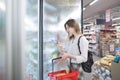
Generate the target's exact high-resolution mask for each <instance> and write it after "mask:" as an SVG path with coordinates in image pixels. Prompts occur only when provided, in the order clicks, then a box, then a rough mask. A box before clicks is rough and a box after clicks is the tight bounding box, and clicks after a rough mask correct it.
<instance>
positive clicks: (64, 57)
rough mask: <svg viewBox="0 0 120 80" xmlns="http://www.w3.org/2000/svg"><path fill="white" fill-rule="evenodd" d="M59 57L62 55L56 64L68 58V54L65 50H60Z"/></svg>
mask: <svg viewBox="0 0 120 80" xmlns="http://www.w3.org/2000/svg"><path fill="white" fill-rule="evenodd" d="M60 57H62V58H61V59H59V60H57V61H56V63H57V64H60V63H62V62H65V61H66V60H67V58H69V54H68V53H66V52H62V53H61V55H60Z"/></svg>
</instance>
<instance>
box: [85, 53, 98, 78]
mask: <svg viewBox="0 0 120 80" xmlns="http://www.w3.org/2000/svg"><path fill="white" fill-rule="evenodd" d="M93 59H94V62H95V61H97V60H99V59H100V57H97V56H96V55H93ZM83 80H92V73H85V72H84V79H83Z"/></svg>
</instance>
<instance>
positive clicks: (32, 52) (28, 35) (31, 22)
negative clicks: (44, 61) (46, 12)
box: [24, 0, 39, 80]
mask: <svg viewBox="0 0 120 80" xmlns="http://www.w3.org/2000/svg"><path fill="white" fill-rule="evenodd" d="M25 6H26V9H25V17H24V24H25V25H24V29H25V43H26V44H25V80H39V78H38V75H39V74H38V73H39V67H38V65H39V62H38V58H39V54H38V0H26V4H25Z"/></svg>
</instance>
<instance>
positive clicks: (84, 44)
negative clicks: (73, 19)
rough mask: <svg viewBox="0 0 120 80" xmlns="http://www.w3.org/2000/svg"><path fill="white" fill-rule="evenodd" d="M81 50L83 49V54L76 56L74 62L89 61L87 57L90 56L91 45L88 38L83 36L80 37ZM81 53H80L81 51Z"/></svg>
mask: <svg viewBox="0 0 120 80" xmlns="http://www.w3.org/2000/svg"><path fill="white" fill-rule="evenodd" d="M79 45H80V51H81V55H79V56H75V57H76V60H74V59H73V60H72V62H73V63H82V62H86V61H87V58H88V45H89V42H88V41H87V39H86V38H85V37H84V36H82V37H81V38H80V43H79ZM79 54H80V53H79Z"/></svg>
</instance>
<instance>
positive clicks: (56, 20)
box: [43, 0, 81, 80]
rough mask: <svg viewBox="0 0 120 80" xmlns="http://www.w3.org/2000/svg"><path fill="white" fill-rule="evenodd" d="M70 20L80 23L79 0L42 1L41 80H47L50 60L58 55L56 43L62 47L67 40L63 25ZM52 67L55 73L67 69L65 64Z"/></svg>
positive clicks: (50, 67)
mask: <svg viewBox="0 0 120 80" xmlns="http://www.w3.org/2000/svg"><path fill="white" fill-rule="evenodd" d="M70 18H73V19H76V20H77V21H78V22H81V0H76V1H72V0H69V1H66V0H63V1H61V0H56V1H55V0H43V80H49V77H48V73H49V72H51V71H52V59H53V58H56V57H58V55H59V54H60V52H59V50H58V48H57V42H62V44H63V47H64V43H65V40H66V38H67V33H66V32H65V30H64V23H65V22H66V21H67V20H68V19H70ZM79 24H81V23H79ZM54 65H55V67H54V68H55V71H57V70H61V69H68V67H67V65H66V63H62V65H58V64H54Z"/></svg>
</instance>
